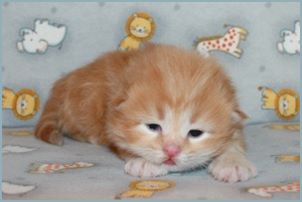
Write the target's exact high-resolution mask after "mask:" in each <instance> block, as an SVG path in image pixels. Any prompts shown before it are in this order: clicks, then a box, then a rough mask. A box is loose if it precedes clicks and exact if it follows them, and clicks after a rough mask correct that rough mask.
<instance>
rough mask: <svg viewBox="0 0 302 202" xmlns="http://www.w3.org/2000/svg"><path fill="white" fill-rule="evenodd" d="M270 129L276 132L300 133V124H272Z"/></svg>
mask: <svg viewBox="0 0 302 202" xmlns="http://www.w3.org/2000/svg"><path fill="white" fill-rule="evenodd" d="M269 127H270V128H272V129H276V130H289V131H300V124H299V123H297V124H270V125H269Z"/></svg>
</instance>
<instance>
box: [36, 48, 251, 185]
mask: <svg viewBox="0 0 302 202" xmlns="http://www.w3.org/2000/svg"><path fill="white" fill-rule="evenodd" d="M244 118H246V116H245V114H244V113H243V112H241V111H240V109H239V105H238V103H237V101H236V96H235V90H234V88H233V87H232V85H231V82H230V79H229V78H228V77H227V76H226V74H225V73H224V71H223V70H222V68H221V67H220V65H219V64H217V63H216V62H215V60H213V59H211V58H203V57H201V56H200V55H198V53H195V52H193V51H192V52H190V51H186V50H182V49H180V48H176V47H174V46H169V45H155V44H149V45H146V46H145V47H143V48H142V49H140V50H135V51H129V52H122V51H115V52H111V53H107V54H105V55H104V56H102V57H100V58H98V59H97V60H95V61H94V62H93V63H91V64H88V65H87V66H85V67H83V68H80V69H77V70H75V71H73V72H71V73H69V74H68V75H66V76H65V77H64V78H62V79H60V80H58V81H57V82H56V83H55V84H54V87H53V89H52V92H51V94H50V97H49V99H48V101H47V103H46V105H45V108H44V111H43V113H42V115H41V118H40V120H39V122H38V124H37V126H36V130H35V135H36V136H37V137H38V138H40V139H42V140H44V141H46V142H49V143H52V144H57V145H62V144H63V134H66V135H68V136H70V137H72V138H74V139H76V140H80V141H87V142H90V143H93V144H105V145H108V146H109V147H110V148H112V149H113V151H115V152H116V153H117V154H118V155H119V156H120V157H121V158H122V159H124V160H125V161H126V164H125V167H124V169H125V172H126V173H128V174H130V175H133V176H139V177H155V176H161V175H166V174H167V173H168V172H169V171H184V170H189V169H193V168H196V167H201V166H205V165H207V164H209V166H208V170H209V172H210V173H211V174H212V175H213V176H214V177H215V178H216V179H218V180H220V181H226V182H237V181H244V180H247V179H248V178H250V177H253V176H255V175H256V168H255V167H254V166H253V165H252V164H251V163H250V162H249V161H248V160H247V159H246V157H245V144H244V137H243V134H242V129H243V124H242V121H243V119H244Z"/></svg>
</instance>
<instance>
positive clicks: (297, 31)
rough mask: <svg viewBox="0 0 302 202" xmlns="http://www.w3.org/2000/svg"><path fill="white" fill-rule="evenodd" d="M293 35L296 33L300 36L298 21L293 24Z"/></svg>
mask: <svg viewBox="0 0 302 202" xmlns="http://www.w3.org/2000/svg"><path fill="white" fill-rule="evenodd" d="M295 33H296V34H297V35H298V36H300V21H299V20H297V21H296V22H295Z"/></svg>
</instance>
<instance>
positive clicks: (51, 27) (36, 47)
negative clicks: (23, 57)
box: [17, 19, 67, 54]
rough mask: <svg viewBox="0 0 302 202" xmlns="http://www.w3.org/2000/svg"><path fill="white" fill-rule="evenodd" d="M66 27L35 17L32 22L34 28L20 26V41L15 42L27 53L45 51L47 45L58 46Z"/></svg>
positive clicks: (18, 47)
mask: <svg viewBox="0 0 302 202" xmlns="http://www.w3.org/2000/svg"><path fill="white" fill-rule="evenodd" d="M66 32H67V27H66V26H65V25H58V24H54V23H52V24H51V23H49V21H48V20H44V19H37V20H35V22H34V29H33V30H32V29H30V28H22V29H21V30H20V35H21V37H22V40H21V41H18V42H17V49H18V50H19V51H20V52H27V53H41V54H42V53H45V52H46V50H47V48H48V47H49V46H59V48H61V46H62V42H63V40H64V38H65V35H66Z"/></svg>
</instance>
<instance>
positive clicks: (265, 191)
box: [247, 181, 300, 197]
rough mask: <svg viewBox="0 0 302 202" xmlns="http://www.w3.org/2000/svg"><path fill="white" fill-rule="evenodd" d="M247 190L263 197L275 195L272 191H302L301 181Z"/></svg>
mask: <svg viewBox="0 0 302 202" xmlns="http://www.w3.org/2000/svg"><path fill="white" fill-rule="evenodd" d="M247 191H248V192H249V193H253V194H255V195H258V196H262V197H272V196H273V195H272V194H271V193H273V192H300V181H296V182H293V183H290V184H286V185H276V186H268V187H258V188H249V189H248V190H247Z"/></svg>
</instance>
